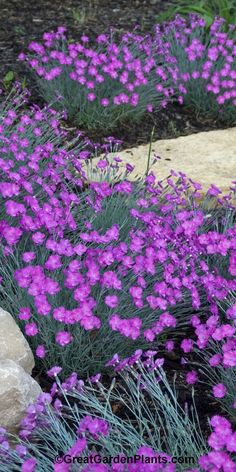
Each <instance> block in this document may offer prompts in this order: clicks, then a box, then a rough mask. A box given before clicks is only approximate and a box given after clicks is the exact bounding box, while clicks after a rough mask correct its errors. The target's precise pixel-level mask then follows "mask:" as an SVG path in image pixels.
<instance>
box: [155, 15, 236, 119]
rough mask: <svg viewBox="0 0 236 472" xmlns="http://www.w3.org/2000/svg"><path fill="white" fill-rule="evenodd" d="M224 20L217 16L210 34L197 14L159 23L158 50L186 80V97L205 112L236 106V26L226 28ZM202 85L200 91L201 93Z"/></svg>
mask: <svg viewBox="0 0 236 472" xmlns="http://www.w3.org/2000/svg"><path fill="white" fill-rule="evenodd" d="M224 26H225V20H224V19H223V18H215V20H214V22H213V23H212V25H211V27H210V31H209V33H206V31H205V21H204V20H203V18H200V17H197V16H196V15H189V17H188V18H186V19H185V18H183V17H181V16H179V15H177V16H176V18H175V19H174V20H172V21H170V22H168V23H165V24H164V25H157V26H156V34H155V42H156V47H157V52H158V53H160V54H162V53H163V54H164V53H165V59H166V62H167V63H170V64H175V66H176V70H177V75H178V79H179V81H181V82H182V83H183V92H185V93H186V95H185V100H186V103H189V104H190V105H191V106H192V107H194V106H195V108H196V109H198V110H200V111H202V112H204V103H203V102H204V101H205V102H206V103H205V112H211V110H210V109H211V107H212V111H214V110H217V111H218V113H220V115H221V114H223V111H225V110H227V108H228V111H229V110H231V112H232V117H233V114H235V106H236V42H235V25H230V26H229V31H228V32H225V30H224ZM199 87H200V89H201V93H199Z"/></svg>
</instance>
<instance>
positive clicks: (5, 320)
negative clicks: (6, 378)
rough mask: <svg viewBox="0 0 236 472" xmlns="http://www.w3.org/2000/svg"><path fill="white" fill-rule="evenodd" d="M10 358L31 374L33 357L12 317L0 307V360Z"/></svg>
mask: <svg viewBox="0 0 236 472" xmlns="http://www.w3.org/2000/svg"><path fill="white" fill-rule="evenodd" d="M4 359H12V360H13V361H15V362H16V363H17V364H19V365H20V366H21V367H23V369H25V371H26V372H28V373H29V374H31V372H32V369H33V367H34V357H33V354H32V351H31V349H30V347H29V344H28V342H27V341H26V339H25V338H24V336H23V334H22V332H21V330H20V328H19V327H18V326H17V324H16V322H15V320H14V318H13V317H12V316H11V315H10V313H8V312H7V311H4V310H2V308H0V360H4Z"/></svg>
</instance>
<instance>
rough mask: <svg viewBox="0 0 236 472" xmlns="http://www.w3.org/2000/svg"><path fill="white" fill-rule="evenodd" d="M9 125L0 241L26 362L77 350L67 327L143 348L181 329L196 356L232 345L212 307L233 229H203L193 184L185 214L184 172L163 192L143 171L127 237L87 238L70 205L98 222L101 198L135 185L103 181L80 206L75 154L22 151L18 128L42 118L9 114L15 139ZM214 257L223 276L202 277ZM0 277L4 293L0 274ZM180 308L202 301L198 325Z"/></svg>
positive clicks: (228, 287) (112, 232)
mask: <svg viewBox="0 0 236 472" xmlns="http://www.w3.org/2000/svg"><path fill="white" fill-rule="evenodd" d="M15 119H16V116H15V115H14V113H13V112H12V111H11V110H10V111H8V113H7V115H6V117H4V118H3V120H2V125H1V135H0V139H1V141H2V147H1V150H2V153H3V155H5V156H6V158H5V159H4V158H2V159H1V160H0V179H1V187H0V195H1V200H2V209H3V213H2V217H1V220H0V237H1V245H2V248H3V253H4V256H5V257H6V258H8V260H11V257H12V255H14V251H16V250H17V251H18V253H19V254H20V257H19V261H20V263H19V265H18V267H17V268H16V270H15V271H14V279H15V281H16V282H17V285H18V287H19V289H21V290H22V292H21V293H22V298H23V299H24V300H25V303H24V305H23V306H21V307H20V309H18V316H19V319H20V320H21V322H22V323H23V324H24V331H25V334H26V335H27V336H28V337H29V338H30V339H32V338H36V339H37V342H38V345H37V347H36V355H37V356H38V358H39V359H44V358H45V361H46V363H47V360H46V359H47V354H48V349H50V351H51V347H52V342H53V343H54V345H55V346H60V347H61V348H63V349H64V350H66V349H67V347H71V346H72V345H74V346H77V345H78V331H77V330H78V327H80V329H82V330H85V332H91V335H92V336H93V333H97V334H96V336H97V335H98V334H99V332H101V333H104V330H105V332H106V333H107V335H108V336H110V335H111V333H113V336H116V335H117V333H118V334H119V335H121V336H123V337H125V338H128V339H130V340H133V341H136V340H138V339H140V340H142V342H146V343H150V342H153V341H154V340H155V339H158V340H159V339H161V337H160V336H161V335H162V334H163V333H164V334H166V332H167V333H168V332H170V335H171V333H173V332H174V330H175V329H176V328H178V325H179V324H182V325H183V324H184V325H185V326H188V325H190V326H191V324H192V326H193V327H195V332H196V335H197V346H198V347H199V348H200V349H203V348H205V347H206V346H207V343H208V341H209V340H210V339H211V338H213V339H215V340H222V339H224V338H226V337H228V338H232V336H233V335H234V333H235V327H234V316H232V314H231V313H233V311H232V310H234V307H232V308H231V309H230V311H228V312H227V316H229V318H230V319H229V322H227V323H220V322H219V317H218V316H217V306H216V305H217V301H220V300H224V299H225V298H226V297H227V296H228V294H229V293H230V292H232V291H233V290H235V288H236V282H235V280H233V278H232V274H233V273H234V257H235V249H236V245H235V227H232V228H230V229H228V230H226V231H225V232H224V233H219V232H218V231H217V230H215V231H209V229H207V230H205V229H204V225H205V222H206V219H205V215H204V212H203V211H202V210H201V208H200V206H199V204H198V203H197V199H198V196H199V188H200V186H199V184H196V183H194V182H193V183H192V184H193V189H194V190H193V197H194V199H195V206H196V208H195V209H194V210H192V209H190V208H189V207H188V201H187V199H186V198H185V197H186V192H187V189H188V186H189V181H188V179H187V178H186V176H185V175H184V174H182V173H180V175H179V179H180V181H179V183H178V185H177V184H176V183H175V181H174V178H175V173H173V179H168V184H169V186H170V188H171V193H166V192H165V190H163V188H162V184H161V183H156V182H155V178H154V176H153V175H152V174H150V175H149V176H148V177H147V178H146V182H145V185H144V187H145V197H144V194H143V192H142V191H140V192H139V193H138V196H137V198H136V199H134V203H133V205H132V206H131V208H130V209H129V210H128V214H127V217H128V218H129V222H130V223H129V229H128V230H127V233H126V235H125V238H123V239H122V238H121V236H120V234H121V229H122V228H121V225H120V224H119V223H116V222H114V223H113V224H111V225H110V226H108V229H107V230H105V231H103V230H97V229H95V228H94V227H93V220H94V216H92V221H87V219H86V215H84V219H83V220H81V217H80V211H81V210H80V209H81V207H82V208H84V211H85V212H87V215H88V218H91V215H97V217H98V218H102V219H103V211H104V209H106V205H108V204H109V201H110V199H111V198H117V199H119V198H122V199H124V198H125V199H126V201H129V198H130V196H132V194H133V192H134V191H135V184H134V183H131V182H129V181H128V180H126V179H124V180H123V181H121V182H119V183H116V184H114V185H111V184H110V183H109V182H105V181H102V182H91V183H90V186H89V193H88V195H87V196H86V197H85V201H84V199H82V197H81V196H80V193H79V191H80V189H81V188H82V186H83V183H84V181H85V177H84V171H83V168H82V163H83V162H84V159H83V158H84V154H83V153H84V151H82V153H80V152H78V153H77V154H76V155H75V153H72V152H67V151H65V150H63V149H59V148H58V147H55V145H54V143H53V142H49V143H45V144H41V145H36V146H34V145H33V146H32V141H31V140H30V139H29V138H26V137H25V135H26V133H27V130H28V127H31V128H30V129H33V130H35V128H37V129H40V123H41V120H43V119H45V117H44V115H43V113H42V112H40V111H39V110H36V111H34V112H33V115H32V116H31V117H29V116H28V115H23V116H21V117H20V119H19V123H17V128H16V132H12V133H10V131H9V126H12V124H13V123H14V120H15ZM50 120H51V121H50V125H51V126H53V127H54V126H55V133H56V134H58V133H60V130H59V129H58V121H57V120H56V117H55V116H54V117H53V118H52V119H50ZM80 154H82V159H80ZM73 168H74V169H75V170H76V171H77V172H75V171H73ZM68 182H70V185H68ZM72 186H73V187H72ZM76 187H77V189H78V190H77V191H75V190H74V188H76ZM219 192H220V191H219V190H218V189H217V188H216V187H211V188H210V189H209V192H208V193H209V198H212V199H214V198H218V201H219V204H220V205H221V206H223V207H224V206H225V207H227V206H229V205H230V200H231V199H232V195H233V194H232V192H231V194H229V195H228V196H227V197H224V198H223V199H220V193H219ZM84 205H85V206H84ZM78 215H79V216H78ZM89 215H90V217H89ZM94 222H95V223H96V219H95V220H94ZM69 234H71V235H72V237H71V236H70V237H69ZM26 240H27V241H28V242H27V244H26V243H25V241H26ZM21 244H22V248H24V249H23V250H21V249H20V248H21ZM19 251H20V252H19ZM214 255H216V256H217V257H218V258H222V259H224V260H225V261H226V263H228V262H227V261H228V259H229V261H230V262H229V267H228V275H227V277H223V276H221V275H220V274H219V273H218V272H217V271H215V270H213V269H212V267H211V263H210V260H209V262H208V263H207V259H208V258H209V256H210V257H213V256H214ZM2 277H3V281H2V287H4V284H5V283H6V281H5V280H4V271H3V275H2ZM63 300H64V303H63ZM186 300H187V301H188V304H189V310H190V312H191V310H195V311H197V310H199V309H201V307H205V306H206V303H207V304H208V305H209V311H210V316H207V319H206V320H205V322H203V321H201V320H200V319H199V318H198V317H197V315H194V316H192V317H191V315H190V314H189V315H187V316H186V317H185V319H183V317H182V315H181V304H185V303H186ZM16 305H18V297H17V300H16ZM191 307H192V308H191ZM204 309H205V308H204ZM206 315H207V313H206ZM44 319H46V323H48V322H49V321H48V320H51V321H52V322H53V324H52V326H53V327H54V328H53V330H54V333H53V336H54V339H53V340H52V338H49V337H48V341H47V335H46V333H47V330H48V327H47V326H48V325H47V324H45V325H44V324H43V323H44ZM43 326H44V327H43ZM42 330H43V332H42ZM109 333H110V334H109ZM101 335H102V334H101ZM45 337H46V342H45ZM114 339H117V338H114ZM43 340H44V341H43ZM170 341H171V339H170ZM84 342H85V344H86V342H87V338H86V339H85V341H84ZM80 344H81V340H80ZM112 346H113V343H111V346H110V347H111V349H112ZM80 349H81V351H82V346H81V347H80ZM114 349H115V346H114ZM182 349H183V351H184V352H189V351H190V350H191V349H192V343H191V340H185V341H184V342H183V343H182ZM224 349H225V354H224V356H225V357H224V362H228V363H229V362H231V365H232V362H233V360H232V359H233V358H234V348H231V349H230V350H229V351H228V352H226V348H224ZM232 351H233V352H232ZM56 352H58V351H56ZM114 352H116V351H113V352H112V350H111V351H109V354H108V355H109V356H111V355H112V354H113V353H114ZM230 355H231V357H230ZM108 358H109V357H108ZM227 359H228V361H227ZM229 359H230V360H229ZM106 360H107V359H106V358H105V359H104V361H106ZM57 362H59V359H57V360H56V362H55V363H57ZM48 367H49V366H48ZM190 383H193V380H192V379H191V380H190Z"/></svg>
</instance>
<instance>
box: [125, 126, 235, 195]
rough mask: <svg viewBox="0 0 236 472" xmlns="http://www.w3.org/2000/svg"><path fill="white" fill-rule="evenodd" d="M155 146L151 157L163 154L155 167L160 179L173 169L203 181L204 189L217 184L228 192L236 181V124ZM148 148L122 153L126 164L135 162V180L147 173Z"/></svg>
mask: <svg viewBox="0 0 236 472" xmlns="http://www.w3.org/2000/svg"><path fill="white" fill-rule="evenodd" d="M151 149H152V152H151V157H153V156H154V154H157V155H158V156H160V157H161V159H158V160H157V162H156V163H155V164H154V165H153V166H152V170H153V172H154V173H155V175H156V176H157V178H158V180H162V179H164V178H166V177H168V176H169V175H170V171H171V170H172V169H173V170H175V171H177V172H179V171H181V172H184V173H185V174H186V175H187V177H191V178H192V179H193V180H194V181H196V182H199V183H200V184H202V187H203V190H206V189H207V188H209V186H210V185H211V184H212V183H214V184H215V185H217V186H218V187H220V188H221V190H223V191H228V190H229V187H230V184H231V182H232V180H236V128H235V127H234V128H229V129H225V130H217V131H207V132H203V133H197V134H192V135H190V136H181V137H179V138H176V139H164V140H159V141H155V142H154V143H152V147H151ZM148 151H149V144H148V145H142V146H138V147H136V148H131V149H126V150H124V151H122V152H119V153H118V155H119V156H120V157H121V158H122V159H123V162H124V163H127V162H129V163H130V164H132V165H135V170H134V172H133V173H132V174H131V175H130V179H131V180H133V179H134V178H135V176H136V175H138V176H139V177H140V176H144V174H145V172H146V169H147V159H148Z"/></svg>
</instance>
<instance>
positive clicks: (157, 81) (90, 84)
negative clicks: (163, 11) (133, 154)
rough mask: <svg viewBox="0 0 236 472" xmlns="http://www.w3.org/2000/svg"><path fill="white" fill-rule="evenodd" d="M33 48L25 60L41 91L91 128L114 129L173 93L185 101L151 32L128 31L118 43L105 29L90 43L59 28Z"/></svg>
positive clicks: (80, 123)
mask: <svg viewBox="0 0 236 472" xmlns="http://www.w3.org/2000/svg"><path fill="white" fill-rule="evenodd" d="M28 49H29V52H28V54H27V55H25V54H24V53H22V54H20V59H21V60H25V61H27V64H28V66H29V67H30V68H31V70H32V71H33V72H34V74H35V77H36V79H37V83H38V87H39V91H40V93H41V95H42V96H43V97H44V99H45V100H46V101H47V102H50V103H51V102H53V103H54V107H55V108H56V109H59V110H66V111H67V113H68V116H69V119H73V120H74V121H75V122H76V123H77V125H79V126H80V127H84V128H86V129H102V130H109V129H113V128H115V127H116V126H117V125H118V124H119V123H121V122H124V121H127V120H132V121H134V120H135V121H136V120H139V119H140V118H141V117H142V116H143V114H144V113H145V112H146V111H148V112H152V110H153V109H155V108H160V107H165V106H166V105H167V103H168V101H170V100H171V99H172V98H173V97H174V96H175V98H176V99H177V98H178V97H179V99H180V100H182V97H181V95H182V94H181V93H180V91H179V84H178V81H177V80H176V73H175V69H174V68H173V67H172V66H171V65H170V64H168V66H167V67H166V66H165V64H163V65H162V66H160V62H163V60H162V58H161V57H159V56H158V55H157V54H156V52H155V51H154V49H153V42H152V41H151V39H150V38H149V37H146V38H143V37H141V36H139V35H137V34H129V33H127V34H125V35H123V37H122V39H121V41H120V42H116V40H115V39H114V35H113V34H111V35H105V34H102V35H100V36H98V37H97V39H96V44H95V45H91V44H89V38H88V37H87V36H82V37H81V39H80V41H79V42H77V43H73V42H69V41H67V40H66V37H65V28H63V27H59V28H58V29H57V31H56V32H52V33H44V35H43V40H42V43H36V42H31V43H30V44H29V47H28Z"/></svg>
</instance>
